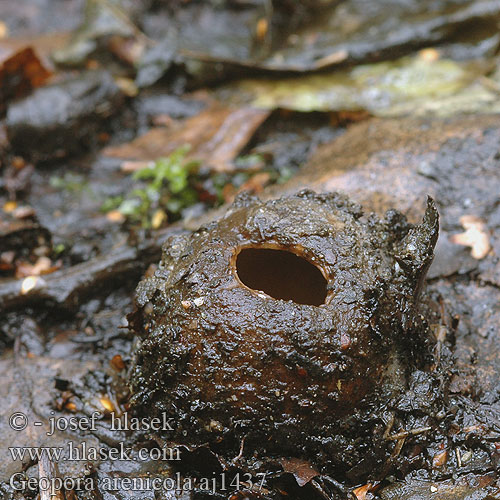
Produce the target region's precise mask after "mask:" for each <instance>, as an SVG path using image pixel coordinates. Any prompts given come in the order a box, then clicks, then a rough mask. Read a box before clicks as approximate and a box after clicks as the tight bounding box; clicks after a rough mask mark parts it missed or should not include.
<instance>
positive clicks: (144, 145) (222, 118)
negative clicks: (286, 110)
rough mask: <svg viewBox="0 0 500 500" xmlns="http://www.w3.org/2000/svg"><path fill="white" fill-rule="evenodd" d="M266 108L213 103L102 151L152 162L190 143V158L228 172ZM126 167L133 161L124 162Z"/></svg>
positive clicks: (115, 156)
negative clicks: (179, 119) (177, 121)
mask: <svg viewBox="0 0 500 500" xmlns="http://www.w3.org/2000/svg"><path fill="white" fill-rule="evenodd" d="M268 116H269V111H265V110H260V109H255V108H236V107H227V106H223V105H221V104H215V105H213V106H211V107H210V108H209V109H207V110H205V111H202V112H201V113H200V114H198V115H196V116H193V117H191V118H188V119H186V120H184V121H183V122H180V123H176V124H174V125H173V126H172V127H168V128H165V127H158V128H152V129H151V130H150V131H149V132H146V133H145V134H144V135H142V136H140V137H138V138H137V139H134V140H133V141H132V142H130V143H128V144H122V145H120V146H113V147H109V148H106V149H105V151H104V154H105V155H107V156H111V157H114V158H122V159H124V160H134V161H137V162H140V163H139V164H138V165H139V168H141V166H142V165H144V162H149V161H154V160H157V159H158V158H161V157H164V156H168V155H169V154H171V153H173V152H174V151H175V150H176V149H178V148H179V147H182V146H184V145H186V144H189V145H190V146H191V150H190V152H189V154H188V157H189V158H190V159H196V160H199V161H201V162H203V163H204V164H205V165H207V166H208V167H210V168H212V169H213V170H215V171H219V172H221V171H229V170H231V169H232V168H233V165H232V161H233V160H234V158H235V157H236V156H237V155H238V153H239V152H240V151H241V150H242V149H243V147H244V146H245V145H246V144H247V143H248V141H249V140H250V139H251V138H252V136H253V134H254V133H255V131H256V130H257V128H258V127H259V126H260V125H261V124H262V123H263V122H264V121H265V120H266V118H267V117H268ZM125 164H126V165H127V169H128V170H130V167H131V166H133V164H131V163H130V161H128V162H126V163H125Z"/></svg>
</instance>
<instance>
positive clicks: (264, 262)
mask: <svg viewBox="0 0 500 500" xmlns="http://www.w3.org/2000/svg"><path fill="white" fill-rule="evenodd" d="M236 274H237V275H238V278H239V279H240V281H241V282H242V283H243V284H244V285H246V286H247V287H248V288H251V289H252V290H255V291H262V292H264V293H266V294H267V295H270V296H271V297H273V298H275V299H283V300H292V301H293V302H296V303H298V304H308V305H312V306H320V305H321V304H324V303H325V300H326V295H327V288H326V285H327V282H326V279H325V277H324V276H323V274H322V273H321V271H320V270H319V269H318V268H317V267H316V266H315V265H314V264H312V263H311V262H309V261H308V260H306V259H304V258H303V257H300V256H299V255H296V254H294V253H293V252H290V251H287V250H276V249H272V248H244V249H242V250H241V251H240V253H239V254H238V255H237V257H236Z"/></svg>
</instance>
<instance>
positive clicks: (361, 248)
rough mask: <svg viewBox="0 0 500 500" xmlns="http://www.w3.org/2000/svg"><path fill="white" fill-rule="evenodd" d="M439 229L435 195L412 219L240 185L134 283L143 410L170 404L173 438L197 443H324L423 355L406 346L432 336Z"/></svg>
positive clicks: (290, 447)
mask: <svg viewBox="0 0 500 500" xmlns="http://www.w3.org/2000/svg"><path fill="white" fill-rule="evenodd" d="M437 235H438V214H437V211H436V208H435V206H434V203H433V202H432V200H431V199H429V200H428V202H427V209H426V211H425V215H424V218H423V221H422V223H421V224H418V225H415V226H413V225H411V224H409V223H407V222H406V219H405V217H404V216H402V215H401V214H399V213H398V212H396V211H394V210H391V211H389V212H387V214H386V216H385V218H384V219H381V218H379V217H377V216H375V215H374V214H368V215H365V214H363V212H362V210H361V208H360V207H359V206H358V205H356V204H354V203H352V202H351V201H349V199H348V198H347V197H345V196H344V195H340V194H337V193H333V194H321V195H320V194H315V193H313V192H310V191H302V192H300V193H298V194H296V195H293V196H289V197H284V198H281V199H277V200H272V201H267V202H262V201H260V200H258V199H257V198H253V197H248V196H241V197H239V198H238V199H237V200H236V201H235V203H234V204H233V206H232V207H230V209H229V210H228V211H227V213H226V214H225V216H224V217H222V218H221V219H220V220H218V221H215V222H213V223H211V224H209V225H207V226H204V227H202V228H201V229H199V230H198V231H196V232H194V233H192V234H182V235H177V236H173V237H171V238H170V239H169V240H168V241H167V242H166V243H165V245H164V248H163V256H162V260H161V263H160V266H159V268H158V270H157V271H156V273H155V275H154V276H153V277H150V278H147V279H145V280H144V281H142V282H141V284H140V285H139V287H138V290H137V306H138V312H139V318H140V321H135V322H134V324H135V328H136V330H137V331H138V333H139V334H140V335H141V336H142V337H143V340H142V343H141V345H140V346H139V348H138V350H137V352H136V354H135V362H134V366H133V368H132V372H131V387H132V391H133V401H134V403H135V405H136V407H137V409H138V411H142V412H145V413H148V414H150V415H158V414H160V413H162V412H166V413H167V414H168V415H169V416H170V417H174V418H175V420H176V424H177V429H176V431H175V433H174V434H173V435H172V434H170V437H171V438H172V439H177V440H179V441H182V442H186V443H190V444H201V443H206V442H208V443H210V444H212V445H216V446H218V447H219V448H223V447H224V446H227V447H228V448H230V447H232V446H239V444H238V441H239V440H240V439H242V438H243V437H246V438H247V442H248V440H249V439H250V440H252V442H253V445H252V446H253V447H255V448H259V447H260V448H266V449H267V450H268V451H269V450H274V451H276V452H278V453H285V452H286V453H295V454H302V455H307V454H309V455H310V454H311V453H315V451H314V450H316V449H317V448H318V446H320V445H321V447H322V449H325V443H327V442H328V440H332V436H334V435H335V434H338V433H339V432H341V431H340V430H341V429H344V430H345V426H346V425H347V424H346V423H347V422H349V421H350V419H351V420H352V415H353V414H355V413H356V411H357V409H359V408H361V407H363V405H369V404H371V402H373V401H374V400H375V398H376V397H377V395H380V393H381V391H384V390H386V389H387V387H394V386H396V385H397V383H396V379H398V380H399V378H400V377H401V374H402V373H405V370H406V369H407V368H408V367H415V364H416V363H417V359H414V358H413V356H410V355H409V354H408V353H409V352H411V349H410V348H409V347H408V346H411V345H413V344H414V343H415V342H417V339H418V338H421V337H422V336H424V335H426V327H425V321H423V320H422V318H421V317H420V315H419V314H418V313H417V307H416V306H417V300H418V294H419V290H420V288H421V284H422V281H423V279H424V277H425V273H426V271H427V268H428V267H429V264H430V262H431V260H432V257H433V248H434V245H435V243H436V239H437ZM406 371H408V370H406ZM398 377H399V378H398ZM326 449H328V447H326Z"/></svg>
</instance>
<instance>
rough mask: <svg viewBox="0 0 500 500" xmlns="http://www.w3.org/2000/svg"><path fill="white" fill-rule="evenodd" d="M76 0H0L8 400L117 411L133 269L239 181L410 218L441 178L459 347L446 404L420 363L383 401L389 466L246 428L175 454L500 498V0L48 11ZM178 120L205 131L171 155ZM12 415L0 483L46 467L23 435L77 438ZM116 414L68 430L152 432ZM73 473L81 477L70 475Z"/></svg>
mask: <svg viewBox="0 0 500 500" xmlns="http://www.w3.org/2000/svg"><path fill="white" fill-rule="evenodd" d="M28 7H29V8H28ZM61 8H62V6H61V2H57V1H54V0H51V1H48V0H47V1H45V2H40V3H36V4H33V5H29V3H28V2H27V3H20V4H19V6H18V7H13V6H12V5H9V6H2V7H0V20H1V21H2V22H3V23H4V24H5V26H6V31H7V32H8V33H5V34H4V38H3V39H1V40H0V48H2V47H6V49H5V51H4V52H2V53H5V54H9V55H7V56H5V57H7V58H8V57H10V58H11V59H10V61H11V63H9V64H5V61H9V59H2V68H1V72H0V75H1V77H2V91H3V90H4V89H5V92H3V93H2V100H3V101H2V104H1V105H0V109H4V110H5V112H4V118H3V125H2V130H3V131H2V134H1V143H0V148H1V152H2V173H3V176H2V181H1V183H2V184H1V185H0V189H1V190H2V191H1V196H2V200H1V204H2V207H3V210H2V222H1V224H2V226H1V228H0V230H1V232H0V238H1V240H0V241H1V243H2V245H1V256H0V269H1V272H2V276H3V280H2V283H1V287H0V290H1V291H0V304H1V306H2V308H3V309H4V311H5V313H4V316H5V320H4V322H3V325H2V337H1V341H2V344H3V346H4V355H3V359H2V363H3V364H4V365H5V368H4V369H3V370H2V373H4V374H5V381H4V384H3V391H4V392H5V394H4V395H3V396H2V400H3V401H4V402H5V404H4V405H3V406H4V408H3V409H2V412H3V415H10V414H11V413H13V412H14V411H25V413H27V414H29V415H36V416H37V418H42V419H43V420H44V421H46V420H47V419H48V418H49V416H50V412H51V411H55V412H56V414H57V415H85V414H89V413H91V412H92V410H93V409H99V410H102V411H107V412H109V411H114V412H116V413H117V414H120V413H121V412H123V411H125V410H126V404H127V397H128V394H127V389H126V386H125V383H124V379H125V369H124V365H125V367H129V365H130V359H131V346H132V344H133V342H134V339H133V337H132V336H131V334H130V333H128V330H127V329H126V328H124V327H125V326H126V324H127V320H126V319H125V315H126V314H127V313H128V312H130V311H131V310H132V309H133V307H132V296H133V293H134V288H135V286H136V284H137V282H138V281H139V279H140V277H141V275H142V274H143V272H146V269H147V267H148V266H149V265H150V264H152V263H156V262H158V260H159V257H160V248H161V245H162V243H163V242H164V241H165V240H166V238H167V237H169V236H171V235H172V234H173V233H180V232H182V231H184V229H183V228H193V227H196V226H198V225H199V224H200V223H201V222H202V221H206V220H210V219H211V218H213V217H214V215H213V214H212V212H208V213H207V210H208V209H209V208H211V207H215V206H218V205H220V204H221V203H224V202H230V201H232V199H233V198H234V196H235V195H236V193H237V191H238V190H240V189H251V190H253V191H254V192H256V193H258V194H259V193H260V196H262V197H266V198H276V197H279V196H280V195H282V194H287V193H293V192H296V191H297V190H300V189H302V188H305V187H307V188H312V189H314V190H315V191H317V192H322V191H334V190H342V191H344V192H346V193H348V194H349V195H350V196H351V197H352V198H354V200H355V201H358V202H360V203H361V204H362V205H363V207H364V208H365V209H366V210H368V211H369V210H374V211H375V212H377V213H379V214H381V215H383V213H384V212H385V210H386V209H388V208H392V207H394V208H396V209H398V210H400V211H402V212H403V213H406V214H407V216H408V218H409V219H410V221H412V222H417V221H418V220H419V219H420V217H421V215H422V213H423V201H424V200H425V197H426V195H427V194H430V195H431V196H433V198H434V199H435V200H436V203H437V205H438V209H439V212H440V215H441V236H440V238H439V240H438V247H437V252H436V258H435V262H434V264H433V266H432V267H431V269H430V271H429V275H428V276H429V281H428V285H427V292H426V295H425V297H426V299H425V302H426V304H427V305H426V307H429V308H430V309H431V310H432V311H433V312H432V318H434V320H433V321H434V322H433V323H432V324H431V327H432V330H433V332H434V335H435V351H436V352H435V359H436V360H437V361H439V360H443V362H446V360H448V359H449V355H450V352H451V353H452V354H453V356H454V358H453V359H454V361H453V363H452V364H451V365H450V366H449V367H448V368H447V370H448V373H447V374H446V377H445V378H446V380H448V381H449V389H448V390H447V392H446V400H445V401H444V402H443V404H444V407H445V408H446V412H445V414H444V416H442V417H441V416H440V417H439V418H435V417H432V418H431V417H430V416H429V415H428V414H427V413H426V411H425V410H423V408H424V407H425V404H424V402H425V400H426V398H429V393H428V392H426V389H425V383H423V381H422V380H420V381H419V380H418V379H415V380H414V381H413V382H412V384H413V386H411V387H410V388H409V389H408V394H407V395H406V396H405V397H404V398H402V400H401V402H400V408H399V411H398V413H397V414H396V415H394V416H393V417H390V418H388V417H386V416H384V417H383V419H382V420H381V421H380V425H381V426H386V428H387V429H389V431H388V437H391V439H392V441H394V443H395V444H394V447H393V448H392V450H393V453H392V454H393V456H392V457H390V459H389V460H388V461H387V463H386V469H385V475H383V477H382V476H381V477H374V476H371V475H370V465H369V464H367V463H363V462H362V461H361V462H360V464H356V465H354V464H353V466H352V467H350V468H348V469H346V470H318V469H320V467H319V466H317V465H316V464H314V461H313V460H310V459H309V460H306V461H305V462H301V461H300V460H303V458H300V457H291V456H289V457H277V456H270V457H266V460H265V461H264V462H265V463H263V464H259V463H256V462H254V463H251V461H250V462H249V456H246V455H245V453H244V452H245V449H244V448H243V455H242V456H241V457H239V460H238V461H236V462H232V463H229V462H227V461H225V458H224V457H223V456H219V457H217V456H216V455H214V453H213V452H211V451H210V450H207V449H206V448H198V449H191V450H188V449H186V451H185V453H186V455H185V457H184V460H183V464H184V465H183V466H182V467H181V469H182V473H183V474H184V475H185V476H190V475H193V474H196V473H197V474H203V473H205V474H206V473H210V474H211V473H212V472H217V473H218V472H220V471H223V470H226V471H229V473H232V474H233V475H234V474H236V472H237V471H247V470H249V468H250V470H251V471H253V472H256V471H262V470H264V471H265V472H267V473H268V474H269V476H268V477H267V479H266V484H265V487H264V489H263V490H261V491H260V492H254V493H253V496H255V497H256V498H258V497H259V495H260V497H261V498H280V497H282V496H283V495H285V494H288V496H289V497H290V496H291V497H294V498H301V497H302V498H315V497H317V498H345V497H347V496H348V495H350V496H351V497H353V495H354V497H355V498H358V499H359V498H373V497H375V498H376V497H380V498H391V499H392V498H405V499H417V498H436V499H439V498H463V499H466V498H495V497H496V496H498V484H496V481H497V477H496V476H495V471H496V470H497V468H498V442H499V434H498V432H499V427H498V426H499V420H500V417H499V382H498V334H497V333H498V321H499V314H500V313H499V310H498V303H499V300H498V286H499V279H500V278H499V276H500V271H499V268H498V241H497V240H498V237H497V233H498V224H499V221H498V214H497V212H498V192H499V191H500V189H498V188H496V186H498V184H499V183H500V181H499V177H498V173H497V172H498V167H499V165H498V161H499V160H498V143H499V137H498V135H499V134H498V117H497V116H496V114H495V113H496V112H497V106H498V95H499V86H498V81H499V80H498V77H497V74H498V70H497V67H498V64H497V54H498V43H499V39H498V29H497V25H498V20H499V17H500V9H499V6H498V4H497V2H492V1H476V2H460V3H457V2H451V1H448V2H444V1H443V2H405V3H399V2H397V3H396V4H395V3H394V2H385V1H383V2H377V3H376V5H370V6H368V5H366V2H361V1H359V2H357V1H345V2H341V3H338V4H337V3H336V2H331V3H330V2H326V3H325V2H314V1H312V2H307V3H304V4H303V5H297V4H290V3H288V2H278V1H276V2H262V3H260V2H255V3H248V4H243V5H240V4H238V2H224V3H222V4H219V5H215V4H212V3H211V2H204V3H198V2H179V3H175V4H173V5H172V6H169V7H165V6H162V5H156V4H155V3H154V2H144V3H142V2H141V3H128V2H123V3H121V2H108V1H104V0H99V1H88V2H86V3H85V5H83V2H79V1H74V2H73V1H72V2H65V6H64V9H65V11H66V12H72V13H78V14H79V15H74V16H73V18H72V19H73V20H72V21H71V20H70V21H65V22H63V23H61V22H60V20H58V18H57V16H48V15H47V12H49V11H50V10H51V9H52V10H53V11H54V12H55V11H58V9H61ZM59 12H61V11H59ZM67 18H68V17H66V19H67ZM74 19H80V20H81V25H80V27H79V28H76V24H77V23H76V22H74ZM61 29H62V30H65V32H60V30H61ZM70 30H72V33H69V32H70ZM56 35H57V36H56ZM47 39H48V40H50V43H49V47H50V50H48V51H46V50H45V49H44V47H46V46H47V45H46V42H44V41H45V40H47ZM42 42H43V43H42ZM31 49H35V51H34V52H33V53H31V52H30V50H31ZM37 49H38V53H37ZM40 49H41V50H40ZM48 53H52V55H53V57H52V60H48V59H47V54H48ZM25 54H29V57H26V55H25ZM2 57H4V56H2ZM12 61H13V62H14V64H12ZM49 72H51V73H52V74H53V75H52V76H51V79H50V80H48V81H46V80H45V78H46V77H47V76H48V74H49ZM3 82H7V84H6V85H4V84H3ZM207 85H208V86H209V87H208V88H207ZM37 87H38V89H37ZM77 96H79V97H78V99H76V97H77ZM49 103H52V104H49ZM82 103H85V104H84V105H82ZM260 106H262V107H264V108H265V109H264V110H261V109H259V108H258V107H260ZM271 111H272V114H271ZM485 113H486V114H492V115H491V116H490V117H488V116H483V114H485ZM370 115H374V116H380V117H387V116H391V117H395V118H393V119H391V120H387V119H380V118H376V119H373V118H370ZM466 115H472V116H469V117H468V116H466ZM249 117H257V118H255V119H253V118H252V119H249ZM357 121H360V122H361V123H359V124H356V123H354V122H357ZM196 126H199V128H198V129H197V128H196ZM193 128H194V129H195V130H203V129H204V128H206V129H207V130H206V135H205V133H204V134H202V135H200V134H199V133H197V134H196V136H195V137H193V136H192V135H190V131H192V129H193ZM208 129H209V130H208ZM184 141H185V142H186V145H187V146H189V150H188V148H187V147H186V149H185V150H183V151H181V152H180V153H179V154H178V156H177V161H176V162H172V161H171V160H172V156H171V154H172V153H173V152H175V151H177V152H179V150H178V149H177V148H178V147H183V146H184V145H185V144H183V142H184ZM117 151H118V152H121V153H120V154H117ZM110 152H112V153H113V154H110ZM169 155H170V156H169ZM162 157H164V158H162ZM169 160H170V163H169ZM187 164H190V165H191V167H190V169H192V170H190V171H189V175H186V172H185V169H183V168H182V166H183V165H187ZM304 164H307V165H306V166H305V167H304V168H300V170H299V167H300V166H301V165H304ZM165 165H167V166H165ZM168 165H170V167H168ZM141 167H143V168H146V169H149V170H150V174H148V175H144V178H143V179H142V180H141V179H140V178H139V177H140V175H138V176H136V175H135V174H134V173H129V172H130V171H131V170H135V169H137V168H139V170H138V172H140V171H141V170H140V168H141ZM175 172H182V174H181V177H178V176H175ZM297 172H298V175H296V176H295V177H293V178H292V179H291V180H288V179H289V178H290V177H291V176H292V175H293V174H294V173H297ZM134 176H135V178H134ZM272 183H275V184H274V186H271V187H270V188H265V186H266V185H267V184H272ZM173 186H174V187H173ZM175 186H177V187H175ZM179 187H180V188H181V189H178V188H179ZM167 206H169V207H170V208H167ZM224 210H225V209H224V206H223V207H222V208H221V209H219V212H218V213H223V211H224ZM176 220H178V221H179V222H177V223H175V221H176ZM147 272H148V273H151V272H152V269H150V270H149V271H147ZM30 273H31V274H30ZM16 276H18V278H16ZM117 356H118V358H117ZM113 359H114V362H113V363H112V364H111V365H110V361H111V360H113ZM120 359H121V360H122V361H121V362H119V360H120ZM117 360H118V361H117ZM386 418H388V420H387V419H386ZM0 425H2V432H1V436H2V438H1V439H2V458H1V459H2V462H3V464H4V466H2V469H3V471H4V472H3V475H4V477H2V480H3V481H6V478H7V477H8V476H10V474H11V473H13V472H15V471H17V470H18V469H21V468H24V469H26V470H27V473H28V475H30V474H38V473H39V472H40V470H42V469H43V467H44V466H43V465H40V466H39V465H38V464H29V463H27V464H25V465H24V466H22V465H21V464H19V463H17V464H16V463H14V462H12V460H11V459H10V458H9V457H8V456H7V455H5V454H4V451H5V450H6V449H7V448H8V446H13V445H16V446H22V445H26V446H28V445H31V446H33V445H37V446H42V445H48V446H57V445H58V443H64V442H66V441H67V440H68V439H70V438H71V436H69V435H62V434H61V435H59V436H57V437H56V436H53V437H52V438H51V439H52V440H53V441H47V437H46V436H44V435H43V434H42V433H40V434H33V435H31V436H27V435H25V436H23V435H21V433H14V432H13V431H11V430H9V429H8V428H7V427H6V425H5V419H2V421H1V424H0ZM108 427H109V422H108V420H107V419H103V420H102V422H100V427H99V432H95V433H94V434H93V435H87V436H73V439H77V440H78V441H81V440H82V439H85V440H87V441H88V443H89V446H91V445H92V444H94V445H97V446H98V445H100V444H101V445H102V443H106V444H107V445H108V446H112V445H113V443H115V444H116V442H117V441H119V440H126V441H127V442H128V443H129V445H130V446H132V447H140V446H142V445H143V444H144V443H149V446H154V442H153V441H151V439H153V440H154V439H159V437H158V436H146V435H141V434H140V433H135V434H134V433H132V434H130V435H128V436H125V435H122V436H118V435H116V433H112V432H110V431H109V429H108ZM259 467H260V469H259ZM59 469H60V470H59V474H61V475H68V474H71V475H74V476H77V475H82V474H85V473H86V474H87V475H90V476H92V475H93V476H95V477H98V478H100V479H101V478H103V477H106V476H107V477H111V476H124V475H127V474H128V475H134V476H139V475H145V474H148V473H149V474H153V475H155V474H156V475H158V476H160V477H165V476H169V475H172V474H173V470H172V469H171V468H170V467H165V464H164V463H158V462H157V461H150V462H135V463H134V462H130V463H129V462H124V463H120V462H114V463H113V462H112V461H110V460H103V461H101V462H100V463H99V462H95V463H93V464H91V465H89V464H82V463H75V462H73V463H70V462H66V463H61V464H60V465H59ZM85 469H87V470H86V472H85ZM43 470H45V469H43ZM47 470H48V469H47ZM1 488H3V490H4V491H3V493H4V494H5V496H6V498H16V495H17V494H16V493H14V492H13V491H12V489H11V488H10V487H9V486H8V484H7V483H3V484H2V486H1ZM74 494H76V495H77V497H78V495H80V497H82V498H83V496H82V494H81V493H78V492H66V493H65V495H66V498H71V495H74ZM102 494H104V495H109V493H106V492H93V493H91V494H90V496H89V498H99V497H100V496H99V495H102ZM147 494H149V495H150V497H151V498H153V497H154V494H153V493H152V492H149V493H147ZM162 494H163V495H170V496H171V497H173V498H176V497H179V498H192V497H194V498H197V497H200V498H202V495H203V493H202V492H200V491H198V492H191V493H183V494H180V495H179V494H176V493H175V492H165V491H164V492H162ZM113 495H114V497H115V498H129V497H130V492H129V493H126V492H124V491H122V492H116V493H114V494H113ZM231 495H233V493H231V492H224V493H222V492H219V496H215V498H228V497H230V496H231ZM248 495H250V493H248Z"/></svg>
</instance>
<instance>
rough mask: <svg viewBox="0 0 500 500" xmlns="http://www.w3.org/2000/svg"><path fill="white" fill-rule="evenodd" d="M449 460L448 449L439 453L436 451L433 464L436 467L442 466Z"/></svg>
mask: <svg viewBox="0 0 500 500" xmlns="http://www.w3.org/2000/svg"><path fill="white" fill-rule="evenodd" d="M447 460H448V451H447V450H443V451H440V452H439V453H436V454H435V455H434V457H433V458H432V466H433V467H434V468H437V467H442V466H443V465H444V464H445V463H446V461H447Z"/></svg>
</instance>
